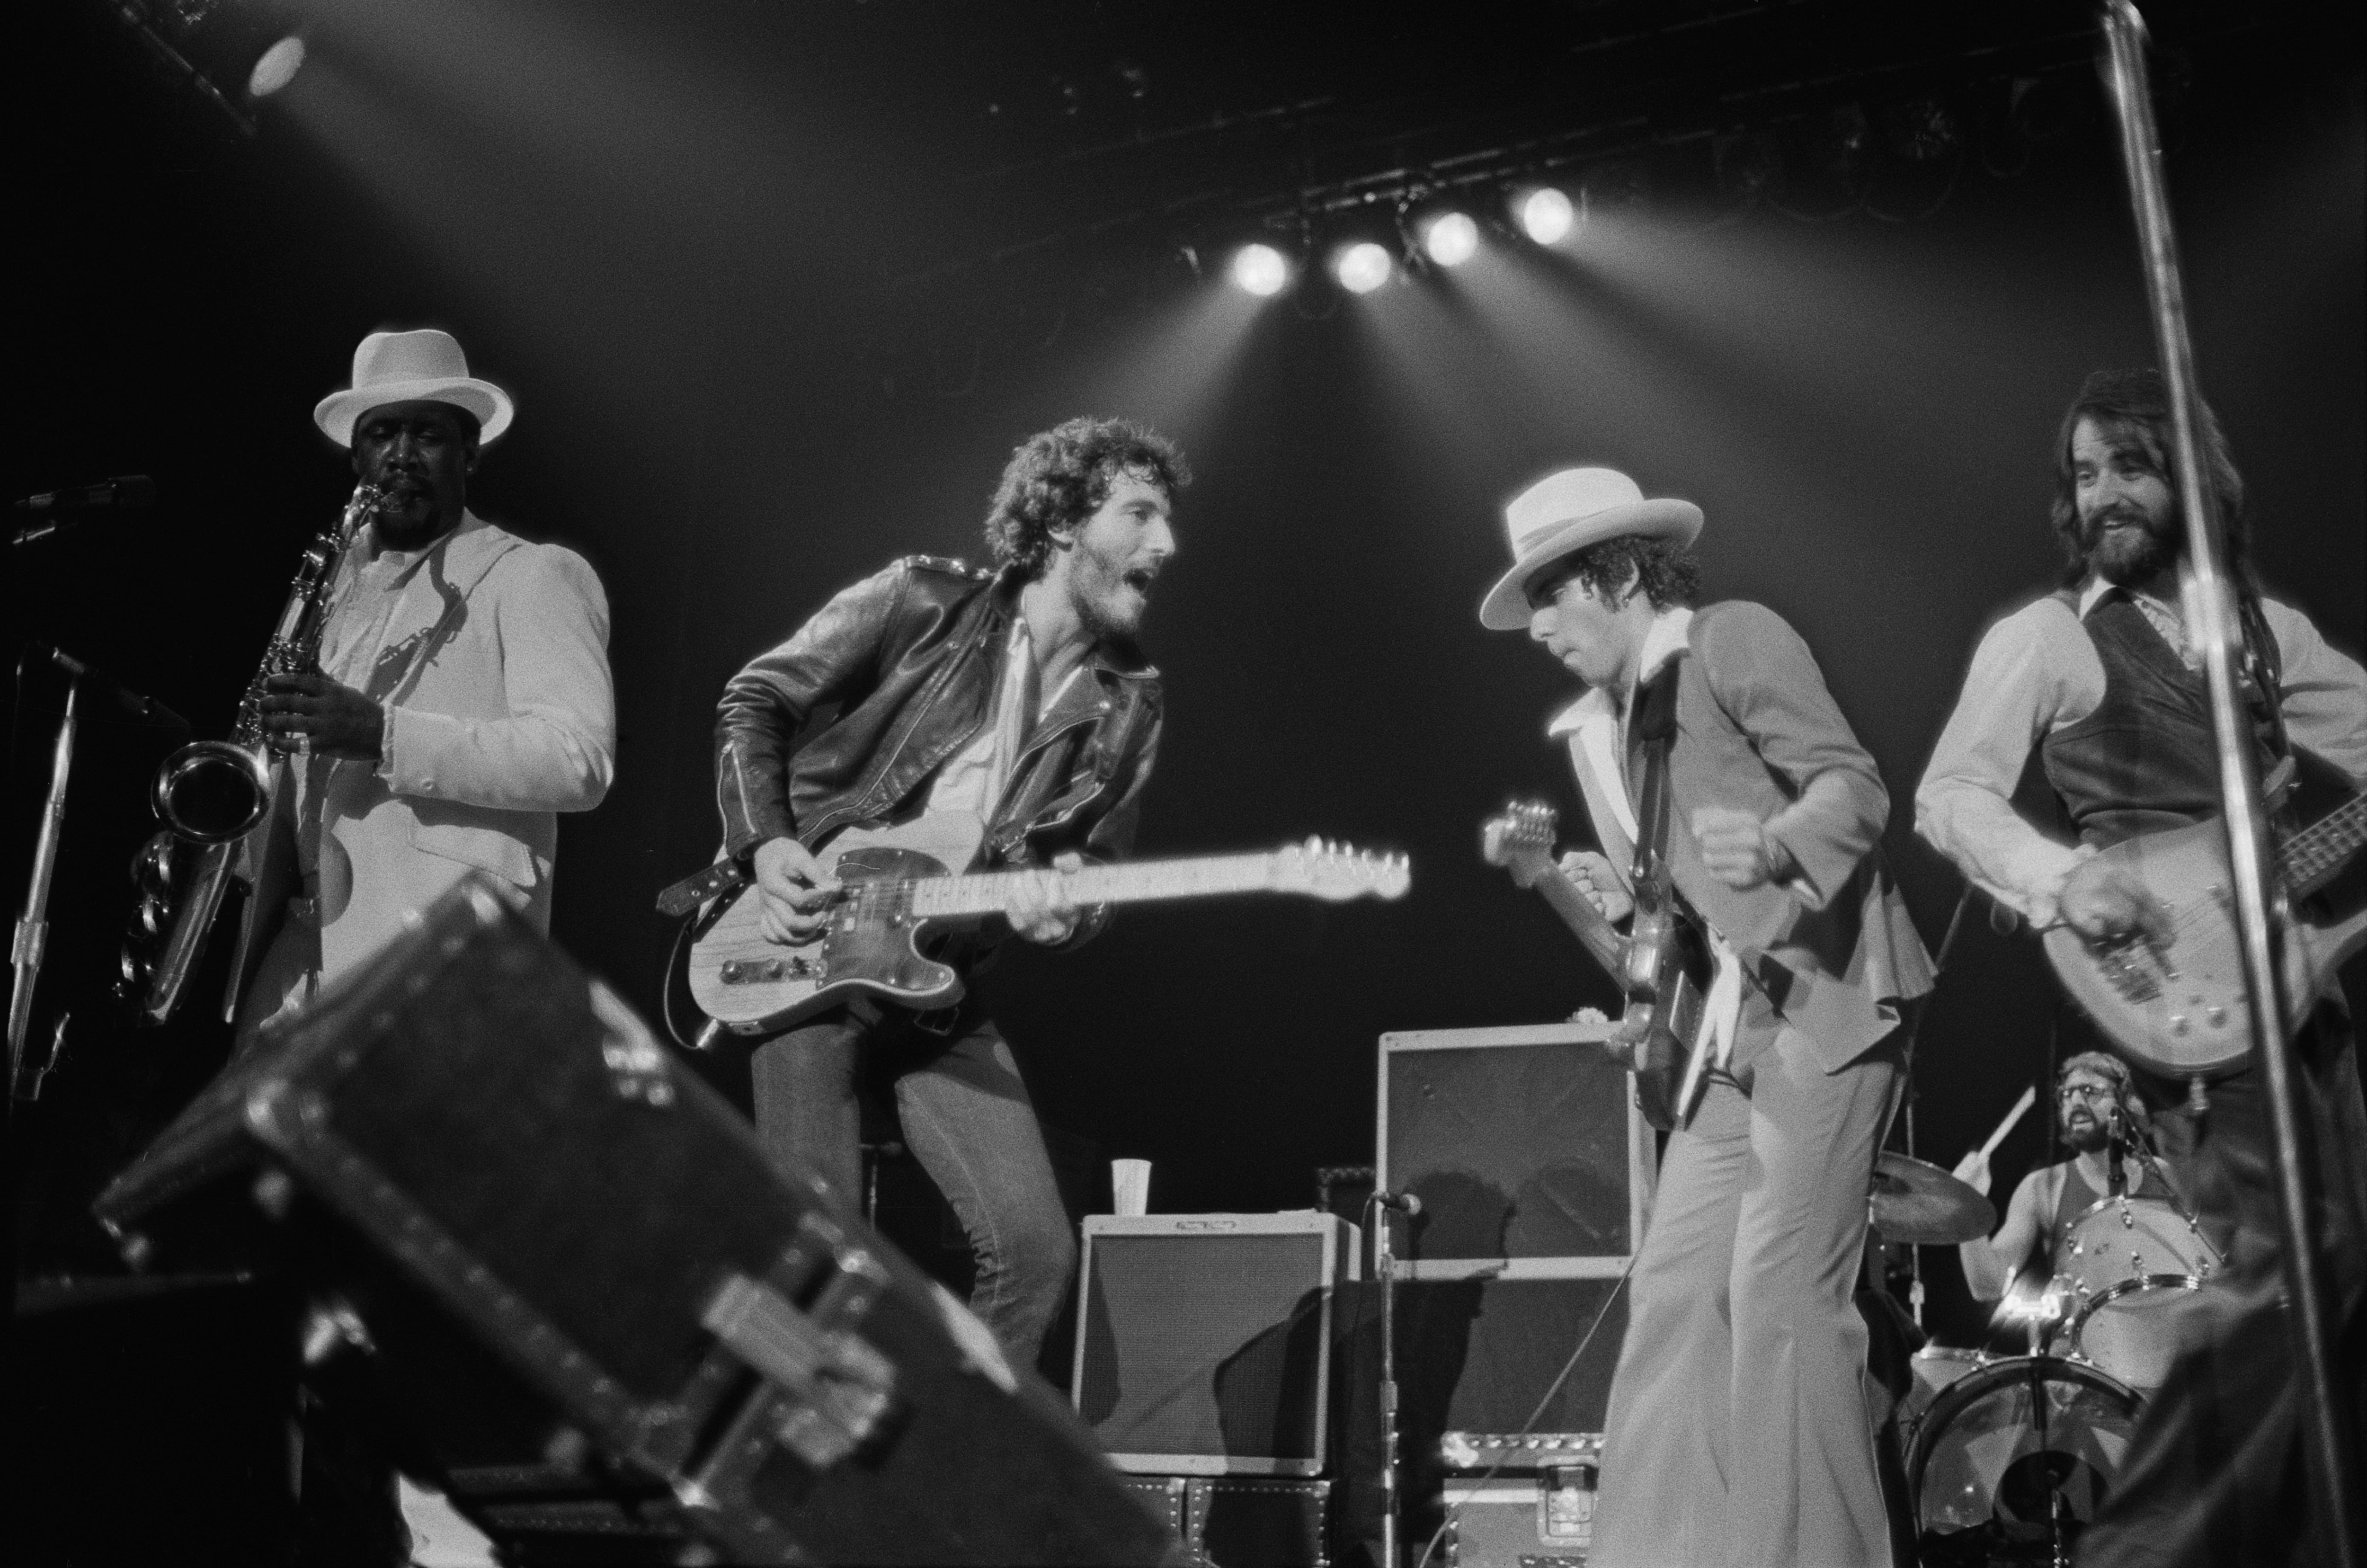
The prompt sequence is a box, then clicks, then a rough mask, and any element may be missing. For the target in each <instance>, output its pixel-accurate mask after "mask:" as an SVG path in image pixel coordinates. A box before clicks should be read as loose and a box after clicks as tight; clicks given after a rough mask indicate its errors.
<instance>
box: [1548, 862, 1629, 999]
mask: <svg viewBox="0 0 2367 1568" xmlns="http://www.w3.org/2000/svg"><path fill="white" fill-rule="evenodd" d="M1535 885H1536V890H1537V892H1538V894H1539V895H1540V896H1541V897H1543V898H1544V899H1545V901H1546V903H1548V904H1550V905H1552V906H1553V912H1554V913H1555V914H1556V915H1560V916H1561V918H1562V924H1563V925H1565V926H1569V929H1570V932H1571V934H1572V935H1573V936H1575V937H1577V938H1578V939H1579V941H1580V944H1582V945H1583V946H1584V947H1585V949H1586V950H1587V953H1588V954H1589V955H1590V956H1591V958H1592V959H1593V960H1594V961H1595V962H1596V963H1599V964H1601V965H1602V966H1603V972H1604V973H1605V974H1608V975H1610V976H1611V977H1612V978H1613V979H1614V980H1617V979H1619V978H1620V976H1621V973H1622V971H1624V970H1625V966H1626V946H1627V945H1626V941H1625V938H1623V937H1621V936H1620V935H1619V933H1618V932H1617V931H1616V930H1615V929H1614V928H1613V926H1612V924H1611V922H1609V921H1608V920H1605V919H1604V918H1603V915H1602V914H1601V912H1600V911H1598V910H1597V909H1596V908H1595V907H1594V905H1592V904H1591V903H1588V902H1587V900H1586V895H1585V894H1584V893H1582V892H1579V891H1578V884H1577V883H1575V882H1573V881H1570V880H1569V878H1568V877H1565V876H1563V875H1562V874H1561V872H1559V871H1558V870H1548V871H1546V872H1544V873H1542V874H1541V875H1539V876H1538V878H1537V880H1536V884H1535Z"/></svg>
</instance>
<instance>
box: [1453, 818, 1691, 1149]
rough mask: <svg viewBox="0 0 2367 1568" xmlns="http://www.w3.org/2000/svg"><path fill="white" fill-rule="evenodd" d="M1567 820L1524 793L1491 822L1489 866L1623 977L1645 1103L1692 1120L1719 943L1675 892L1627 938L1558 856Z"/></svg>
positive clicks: (1660, 1115) (1628, 1032)
mask: <svg viewBox="0 0 2367 1568" xmlns="http://www.w3.org/2000/svg"><path fill="white" fill-rule="evenodd" d="M1559 821H1560V813H1559V812H1556V811H1555V810H1554V808H1553V807H1551V806H1548V805H1546V804H1543V803H1542V802H1539V801H1513V802H1512V804H1511V805H1509V806H1506V807H1505V808H1504V812H1503V814H1502V815H1501V816H1497V817H1491V818H1489V821H1488V822H1487V823H1486V824H1483V825H1482V826H1481V828H1480V830H1479V853H1480V855H1481V857H1482V858H1485V859H1486V860H1487V862H1488V863H1489V865H1491V866H1501V867H1502V868H1504V869H1505V870H1507V871H1509V872H1511V873H1512V881H1513V882H1514V883H1515V884H1517V885H1518V886H1521V887H1524V888H1533V889H1535V891H1536V892H1537V893H1538V895H1539V896H1541V897H1542V898H1544V900H1545V901H1546V903H1548V904H1550V905H1551V906H1552V907H1553V911H1554V913H1555V914H1557V915H1560V916H1561V917H1562V921H1563V923H1564V924H1565V925H1567V926H1569V928H1570V930H1571V932H1572V933H1574V934H1575V935H1576V936H1577V937H1578V940H1579V944H1580V946H1581V947H1583V948H1584V949H1586V950H1587V953H1588V954H1589V955H1590V956H1591V958H1592V959H1593V960H1594V961H1595V962H1596V963H1598V964H1601V965H1602V966H1603V972H1604V973H1605V974H1608V975H1609V976H1611V978H1612V979H1613V980H1614V981H1615V982H1616V983H1618V986H1619V989H1620V991H1621V992H1622V993H1623V994H1625V996H1626V998H1627V1012H1626V1017H1625V1018H1623V1019H1622V1020H1621V1022H1620V1026H1619V1031H1618V1034H1617V1035H1616V1037H1615V1040H1616V1049H1617V1050H1618V1051H1619V1052H1620V1053H1621V1054H1622V1055H1624V1056H1625V1058H1626V1064H1627V1069H1628V1071H1630V1072H1632V1073H1633V1074H1636V1104H1637V1107H1638V1108H1641V1109H1642V1111H1643V1112H1644V1119H1645V1120H1647V1121H1648V1122H1650V1123H1651V1124H1652V1125H1653V1126H1654V1127H1657V1128H1659V1129H1661V1130H1662V1131H1667V1130H1669V1129H1670V1128H1675V1127H1682V1126H1683V1125H1684V1123H1685V1121H1686V1120H1687V1119H1689V1118H1690V1117H1691V1116H1692V1114H1693V1096H1694V1095H1696V1094H1697V1093H1698V1092H1699V1086H1700V1085H1701V1083H1702V1082H1703V1073H1702V1071H1701V1069H1700V1067H1697V1066H1696V1065H1695V1064H1694V1063H1693V1061H1692V1060H1691V1059H1690V1058H1691V1046H1692V1043H1693V1037H1694V1036H1695V1035H1696V1034H1698V1033H1699V1032H1700V1029H1701V1019H1702V1006H1703V1001H1704V996H1705V995H1706V994H1707V989H1708V985H1709V974H1710V960H1709V945H1708V943H1707V941H1706V940H1705V939H1704V937H1703V936H1702V932H1701V928H1700V927H1699V926H1696V925H1695V924H1694V923H1693V919H1692V917H1691V915H1690V914H1689V913H1688V912H1687V911H1686V910H1685V909H1684V908H1683V907H1682V904H1680V903H1677V902H1676V901H1674V900H1673V899H1670V900H1669V901H1667V902H1664V903H1660V904H1659V906H1658V907H1657V908H1653V909H1647V908H1646V907H1645V906H1644V905H1643V903H1640V902H1639V903H1638V904H1637V911H1636V922H1635V934H1634V935H1633V936H1632V937H1623V936H1621V935H1620V934H1619V932H1618V931H1617V929H1615V928H1614V926H1612V924H1611V922H1609V921H1608V920H1605V919H1603V915H1602V914H1601V913H1600V912H1599V911H1597V910H1596V909H1595V907H1594V905H1593V904H1592V903H1590V902H1589V901H1588V899H1587V896H1586V894H1585V893H1584V892H1581V891H1580V889H1579V887H1578V884H1576V883H1575V882H1573V881H1570V880H1569V878H1568V877H1566V876H1564V875H1562V873H1561V868H1560V866H1559V865H1557V863H1556V862H1555V859H1554V852H1553V850H1554V833H1555V829H1556V827H1557V824H1558V823H1559ZM1705 1065H1706V1063H1705V1062H1704V1063H1703V1064H1702V1066H1705Z"/></svg>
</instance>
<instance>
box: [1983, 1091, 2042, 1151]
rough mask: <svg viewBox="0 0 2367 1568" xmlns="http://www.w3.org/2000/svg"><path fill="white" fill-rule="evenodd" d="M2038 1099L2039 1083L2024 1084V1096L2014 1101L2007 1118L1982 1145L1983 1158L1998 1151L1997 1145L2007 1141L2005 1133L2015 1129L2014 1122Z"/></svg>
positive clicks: (2006, 1114) (2006, 1115)
mask: <svg viewBox="0 0 2367 1568" xmlns="http://www.w3.org/2000/svg"><path fill="white" fill-rule="evenodd" d="M2037 1100H2038V1085H2035V1084H2025V1085H2022V1098H2020V1099H2018V1100H2016V1101H2014V1102H2013V1108H2012V1109H2011V1110H2010V1111H2008V1112H2006V1113H2005V1119H2004V1120H2003V1121H2000V1122H1999V1123H1998V1128H1997V1131H1995V1132H1992V1133H1990V1134H1989V1141H1988V1142H1986V1143H1984V1144H1982V1145H1981V1158H1982V1159H1984V1160H1986V1159H1988V1157H1989V1156H1990V1155H1991V1154H1994V1153H1997V1146H1998V1145H1999V1144H2000V1143H2002V1142H2005V1135H2006V1134H2007V1133H2009V1132H2010V1131H2013V1124H2014V1123H2015V1122H2017V1121H2020V1120H2021V1119H2022V1112H2024V1111H2026V1110H2028V1109H2029V1108H2031V1107H2032V1106H2033V1105H2034V1104H2036V1103H2037Z"/></svg>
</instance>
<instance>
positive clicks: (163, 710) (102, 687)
mask: <svg viewBox="0 0 2367 1568" xmlns="http://www.w3.org/2000/svg"><path fill="white" fill-rule="evenodd" d="M32 647H33V650H34V652H35V653H37V654H38V655H39V656H40V657H43V658H46V659H48V660H49V661H50V662H51V663H52V664H54V665H57V667H58V668H60V669H61V670H63V671H64V672H65V673H66V676H67V678H68V679H70V680H73V681H75V682H77V683H78V684H80V685H81V686H82V687H85V689H87V690H88V691H90V692H91V693H92V694H93V695H94V696H96V697H97V698H99V699H101V700H102V701H104V702H106V703H108V705H109V706H111V707H113V708H114V709H115V710H117V711H119V713H121V714H122V715H123V716H124V717H125V718H127V719H132V720H136V721H138V722H141V723H143V724H161V725H163V726H164V727H165V728H166V729H170V730H177V731H179V732H180V733H184V734H187V733H188V729H189V722H188V721H187V719H184V718H182V717H181V716H180V715H179V714H178V713H176V712H174V711H173V710H171V709H170V708H167V707H165V706H164V704H163V703H161V702H159V701H157V700H156V699H154V698H153V697H150V696H149V695H147V694H146V693H145V692H139V691H134V690H132V689H131V688H130V687H128V686H125V685H123V684H121V683H120V682H119V681H117V680H116V679H115V678H114V677H113V676H109V675H108V673H107V672H106V671H104V670H100V669H96V668H94V667H93V666H91V665H86V664H85V663H83V662H82V661H81V660H80V659H77V658H75V657H74V655H73V654H72V653H67V652H66V651H65V650H64V649H62V648H52V647H51V646H50V645H49V644H48V643H46V642H35V643H33V644H32Z"/></svg>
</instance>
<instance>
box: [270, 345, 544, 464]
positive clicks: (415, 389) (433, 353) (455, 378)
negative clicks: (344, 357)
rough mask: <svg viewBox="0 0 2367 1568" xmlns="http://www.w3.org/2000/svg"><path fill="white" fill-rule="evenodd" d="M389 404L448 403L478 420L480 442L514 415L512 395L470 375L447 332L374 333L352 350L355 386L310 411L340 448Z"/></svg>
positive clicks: (333, 394)
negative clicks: (356, 428)
mask: <svg viewBox="0 0 2367 1568" xmlns="http://www.w3.org/2000/svg"><path fill="white" fill-rule="evenodd" d="M388 403H450V404H451V405H452V406H453V407H455V408H458V409H460V410H463V411H464V412H466V413H468V414H470V415H474V416H475V418H476V421H477V438H478V439H479V440H480V441H491V440H492V439H493V437H496V436H499V435H500V434H501V433H502V432H503V431H504V430H506V429H508V428H509V427H510V417H511V415H513V414H515V412H516V409H515V406H514V405H513V404H512V403H511V402H510V394H509V393H507V392H504V391H502V389H501V388H499V387H497V386H495V385H493V382H491V381H478V380H477V379H476V378H475V377H473V376H471V375H470V374H469V358H468V356H467V355H465V354H463V353H461V352H460V345H459V342H458V341H457V340H456V339H455V338H454V337H453V336H452V335H451V334H450V333H448V332H438V331H436V329H435V328H434V327H423V328H421V329H420V330H419V331H417V332H374V333H371V334H370V335H368V337H365V338H363V339H362V345H361V347H358V348H357V349H355V350H354V384H353V385H352V386H350V387H348V388H347V389H346V390H345V391H344V392H331V393H330V394H329V395H328V396H326V397H324V398H323V399H322V400H321V405H320V406H319V407H318V408H315V409H314V410H312V423H313V424H315V425H318V426H320V427H321V428H322V430H323V431H324V432H325V433H326V434H327V436H328V437H329V439H331V440H332V441H334V442H335V443H337V445H339V446H341V447H350V446H352V445H353V444H354V424H355V422H356V421H357V420H358V419H360V418H361V416H362V415H365V414H368V412H369V411H370V410H371V409H373V408H383V407H385V406H386V405H387V404H388Z"/></svg>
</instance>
